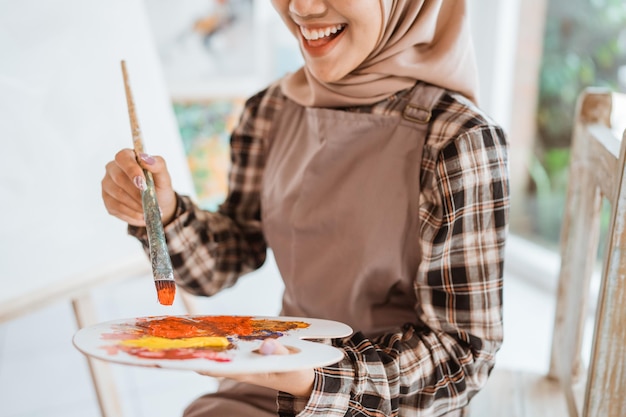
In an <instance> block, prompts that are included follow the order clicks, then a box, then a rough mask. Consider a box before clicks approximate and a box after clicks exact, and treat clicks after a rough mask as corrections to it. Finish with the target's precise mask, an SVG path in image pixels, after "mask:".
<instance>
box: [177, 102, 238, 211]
mask: <svg viewBox="0 0 626 417" xmlns="http://www.w3.org/2000/svg"><path fill="white" fill-rule="evenodd" d="M243 105H244V100H243V99H239V100H237V99H232V100H210V101H205V102H188V103H182V102H180V103H179V102H176V103H174V112H175V114H176V119H177V121H178V125H179V129H180V133H181V137H182V141H183V147H184V150H185V154H186V155H187V162H188V164H189V168H190V170H191V175H192V179H193V183H194V188H195V191H196V198H197V202H198V204H199V205H200V206H201V207H202V208H205V209H207V210H216V209H217V207H218V205H219V204H220V203H222V202H223V201H224V199H225V197H226V193H227V191H228V168H229V166H230V148H229V144H230V133H231V132H232V130H233V129H234V127H235V125H236V124H237V122H238V120H239V116H240V114H241V111H242V109H243Z"/></svg>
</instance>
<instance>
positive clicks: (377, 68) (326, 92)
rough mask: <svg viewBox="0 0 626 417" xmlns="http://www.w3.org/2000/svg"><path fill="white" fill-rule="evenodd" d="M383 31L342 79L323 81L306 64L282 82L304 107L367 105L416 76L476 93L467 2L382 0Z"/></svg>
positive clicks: (468, 94)
mask: <svg viewBox="0 0 626 417" xmlns="http://www.w3.org/2000/svg"><path fill="white" fill-rule="evenodd" d="M380 2H381V7H382V9H383V19H384V21H383V30H382V33H381V36H380V39H379V41H378V44H377V46H376V47H375V48H374V51H373V52H372V53H371V54H370V56H369V57H368V58H367V59H365V61H364V62H363V63H361V65H359V67H358V68H356V69H355V70H354V71H352V72H351V73H350V74H348V75H346V76H345V77H344V78H343V79H341V80H339V81H337V82H333V83H325V82H323V81H320V80H318V79H316V78H315V76H314V75H313V74H311V73H310V72H309V71H308V69H307V68H306V66H305V67H302V68H300V69H299V70H298V71H297V72H295V73H293V74H289V75H287V76H286V77H284V78H283V80H282V81H281V86H282V89H283V91H284V93H285V94H286V95H287V97H289V98H291V99H292V100H294V101H295V102H296V103H298V104H300V105H303V106H312V107H346V106H354V105H366V104H372V103H375V102H377V101H380V100H382V99H384V98H386V97H389V96H390V95H392V94H393V93H394V92H396V91H400V90H403V89H406V88H409V87H411V86H413V85H414V84H415V82H416V81H417V80H421V81H425V82H428V83H431V84H435V85H437V86H440V87H443V88H446V89H449V90H453V91H456V92H459V93H461V94H463V95H464V96H466V97H467V98H469V99H470V100H472V101H476V99H477V97H476V95H477V86H478V78H477V70H476V63H475V61H474V49H473V45H472V41H471V36H470V31H469V25H468V21H467V13H466V4H465V0H380Z"/></svg>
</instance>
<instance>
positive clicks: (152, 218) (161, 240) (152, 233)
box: [122, 61, 174, 281]
mask: <svg viewBox="0 0 626 417" xmlns="http://www.w3.org/2000/svg"><path fill="white" fill-rule="evenodd" d="M122 73H123V76H124V88H125V90H126V103H127V104H128V116H129V117H130V127H131V131H132V135H133V148H134V150H135V157H136V158H137V161H138V162H139V155H141V154H142V153H144V148H143V139H142V137H141V129H139V122H138V120H137V114H136V111H135V102H134V100H133V94H132V91H131V89H130V82H129V81H128V73H127V71H126V63H125V62H124V61H122ZM143 173H144V175H145V177H146V188H145V189H144V190H142V192H141V202H142V205H143V214H144V219H145V221H146V231H147V233H148V245H149V247H150V261H151V262H152V273H153V275H154V280H155V281H163V280H169V281H174V271H173V268H172V261H171V259H170V256H169V252H168V250H167V243H166V241H165V232H164V230H163V222H162V220H161V210H160V209H159V203H158V201H157V197H156V190H155V186H154V179H153V178H152V173H151V172H149V171H147V170H145V169H144V170H143Z"/></svg>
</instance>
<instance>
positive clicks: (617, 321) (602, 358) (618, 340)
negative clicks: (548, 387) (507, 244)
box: [583, 114, 626, 417]
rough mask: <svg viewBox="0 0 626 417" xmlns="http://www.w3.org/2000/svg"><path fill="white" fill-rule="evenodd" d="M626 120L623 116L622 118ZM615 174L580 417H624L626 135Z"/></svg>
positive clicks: (625, 410)
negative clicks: (581, 415)
mask: <svg viewBox="0 0 626 417" xmlns="http://www.w3.org/2000/svg"><path fill="white" fill-rule="evenodd" d="M623 117H624V118H626V114H624V115H623ZM621 142H622V143H621V151H620V155H619V159H617V166H616V169H615V171H614V178H615V179H616V181H615V182H614V183H615V188H614V190H613V192H612V193H607V196H606V197H607V198H608V199H609V200H610V202H611V222H610V226H609V233H608V237H607V246H606V254H605V257H604V269H603V274H602V282H601V287H600V295H599V300H598V309H597V312H596V323H595V326H594V329H595V330H594V336H593V346H592V353H591V358H590V363H589V375H588V379H587V390H586V393H585V405H584V412H583V416H585V417H621V416H626V395H625V393H626V132H624V135H623V137H622V141H621Z"/></svg>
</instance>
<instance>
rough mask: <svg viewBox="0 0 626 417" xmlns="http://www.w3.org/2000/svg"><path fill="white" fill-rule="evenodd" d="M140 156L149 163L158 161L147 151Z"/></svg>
mask: <svg viewBox="0 0 626 417" xmlns="http://www.w3.org/2000/svg"><path fill="white" fill-rule="evenodd" d="M139 158H141V160H142V161H144V162H145V163H146V164H148V165H152V164H154V163H155V162H156V160H155V159H154V158H153V157H152V156H150V155H148V154H147V153H142V154H140V155H139Z"/></svg>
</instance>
